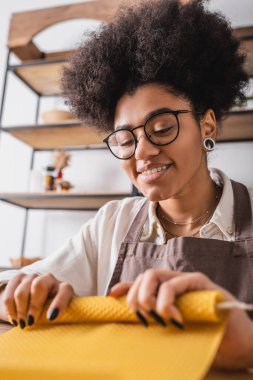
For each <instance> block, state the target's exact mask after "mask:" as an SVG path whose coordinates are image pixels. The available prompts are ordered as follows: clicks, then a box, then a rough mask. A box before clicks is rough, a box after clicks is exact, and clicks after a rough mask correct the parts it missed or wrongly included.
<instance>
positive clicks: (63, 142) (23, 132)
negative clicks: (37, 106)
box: [2, 123, 105, 150]
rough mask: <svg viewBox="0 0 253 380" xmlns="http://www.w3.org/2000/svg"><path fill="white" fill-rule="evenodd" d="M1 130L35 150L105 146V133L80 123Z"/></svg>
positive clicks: (5, 128)
mask: <svg viewBox="0 0 253 380" xmlns="http://www.w3.org/2000/svg"><path fill="white" fill-rule="evenodd" d="M2 130H3V131H4V132H7V133H10V134H11V135H12V136H14V137H16V138H17V139H19V140H20V141H23V142H24V143H26V144H28V145H30V146H31V147H32V148H33V149H37V150H47V149H55V148H68V147H80V146H82V147H85V146H91V145H101V146H105V145H104V143H103V138H104V137H105V134H102V133H98V132H97V131H96V129H95V128H93V127H90V126H84V125H82V124H80V123H65V124H50V125H49V124H44V125H43V124H40V125H34V126H19V127H3V128H2Z"/></svg>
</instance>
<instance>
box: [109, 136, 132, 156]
mask: <svg viewBox="0 0 253 380" xmlns="http://www.w3.org/2000/svg"><path fill="white" fill-rule="evenodd" d="M108 145H109V147H110V149H111V151H112V153H113V154H114V155H115V156H116V157H118V158H129V157H131V156H132V155H133V154H134V151H135V141H134V137H133V135H132V133H131V132H130V131H128V130H124V129H123V130H119V131H116V132H114V133H113V134H112V135H111V136H110V137H109V139H108Z"/></svg>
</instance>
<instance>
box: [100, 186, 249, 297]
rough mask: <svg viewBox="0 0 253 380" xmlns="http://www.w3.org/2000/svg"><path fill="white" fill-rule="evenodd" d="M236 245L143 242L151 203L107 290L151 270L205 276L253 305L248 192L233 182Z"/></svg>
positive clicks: (128, 240) (122, 251) (201, 240)
mask: <svg viewBox="0 0 253 380" xmlns="http://www.w3.org/2000/svg"><path fill="white" fill-rule="evenodd" d="M232 187H233V193H234V221H235V241H223V240H217V239H204V238H194V237H178V238H173V239H170V240H168V241H167V243H166V244H164V245H156V244H154V243H148V242H140V241H139V239H140V236H141V233H142V230H143V226H144V224H145V221H146V220H147V217H148V203H149V202H148V201H147V202H145V203H144V205H143V207H142V208H141V210H140V211H139V213H138V214H137V216H136V217H135V219H134V221H133V224H132V225H131V227H130V229H129V231H128V233H127V235H126V237H125V240H124V242H123V243H122V244H121V247H120V251H119V255H118V260H117V263H116V266H115V269H114V272H113V275H112V278H111V281H110V284H109V286H108V289H107V293H108V292H109V290H110V289H111V287H112V286H113V285H115V284H116V283H118V282H125V281H134V280H135V279H136V277H137V276H138V274H140V273H142V272H144V271H145V270H146V269H148V268H167V269H170V270H173V271H181V272H202V273H205V274H206V275H207V276H208V277H209V278H210V279H211V280H212V281H214V282H216V283H217V284H219V285H221V286H222V287H224V288H225V289H227V290H228V291H230V292H231V293H232V294H234V295H235V296H236V297H237V298H238V299H240V300H241V301H244V302H249V303H253V226H252V210H251V203H250V197H249V193H248V190H247V188H246V187H245V186H244V185H242V184H240V183H237V182H234V181H232Z"/></svg>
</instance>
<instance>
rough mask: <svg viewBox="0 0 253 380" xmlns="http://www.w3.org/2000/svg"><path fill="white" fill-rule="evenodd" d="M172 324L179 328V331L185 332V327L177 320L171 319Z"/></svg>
mask: <svg viewBox="0 0 253 380" xmlns="http://www.w3.org/2000/svg"><path fill="white" fill-rule="evenodd" d="M170 322H171V323H172V324H173V326H175V327H177V328H178V329H180V330H184V325H183V324H182V323H181V322H179V321H177V320H176V319H174V318H170Z"/></svg>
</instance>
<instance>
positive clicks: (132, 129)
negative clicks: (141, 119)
mask: <svg viewBox="0 0 253 380" xmlns="http://www.w3.org/2000/svg"><path fill="white" fill-rule="evenodd" d="M182 113H193V114H203V112H195V111H192V110H170V109H168V110H163V111H158V112H155V113H153V114H152V115H151V116H150V117H148V118H147V120H146V121H145V123H144V124H142V125H138V127H134V128H127V127H126V128H120V129H118V130H116V131H113V132H111V133H110V134H109V135H108V136H107V137H105V138H104V140H103V143H105V144H106V145H107V147H108V149H109V150H110V152H111V153H112V154H113V155H114V157H116V158H117V159H118V160H129V159H130V158H132V157H133V156H134V155H135V152H136V148H137V144H138V140H137V138H136V136H135V134H134V133H133V131H135V130H136V129H139V128H144V132H145V135H146V137H147V139H148V141H149V142H151V143H152V144H153V145H156V146H165V145H169V144H171V143H173V142H174V141H175V140H176V139H177V137H178V135H179V129H180V124H179V119H178V115H179V114H182ZM164 114H171V115H174V116H175V118H176V120H177V134H176V136H175V137H174V139H173V140H172V141H170V142H169V143H165V144H157V143H155V142H153V141H152V140H151V139H150V135H149V134H148V132H147V130H146V125H147V123H149V122H150V120H152V119H153V118H155V117H156V116H159V115H164ZM118 131H128V132H130V133H131V134H132V136H133V139H134V143H135V149H134V152H133V154H132V155H131V156H129V157H127V158H124V157H122V158H120V157H118V156H116V155H115V154H114V153H113V151H112V150H111V148H110V145H109V142H108V140H109V138H110V137H111V136H112V135H114V134H115V133H117V132H118Z"/></svg>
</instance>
